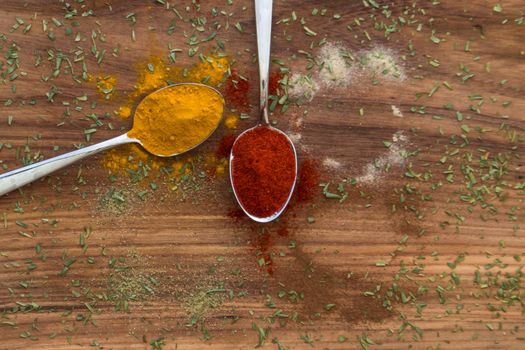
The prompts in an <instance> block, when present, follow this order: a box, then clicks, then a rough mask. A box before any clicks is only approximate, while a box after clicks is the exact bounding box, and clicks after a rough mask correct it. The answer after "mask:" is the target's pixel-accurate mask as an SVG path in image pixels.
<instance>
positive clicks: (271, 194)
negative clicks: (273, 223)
mask: <svg viewBox="0 0 525 350" xmlns="http://www.w3.org/2000/svg"><path fill="white" fill-rule="evenodd" d="M232 154H233V158H232V162H231V171H232V175H233V176H232V186H233V189H234V190H235V193H236V195H237V198H238V199H239V201H240V203H241V204H242V206H243V207H244V209H246V211H247V212H248V213H250V214H251V215H254V216H256V217H260V218H263V217H269V216H271V215H273V214H275V213H277V212H278V211H279V210H280V209H281V208H282V207H283V205H284V204H285V203H286V201H287V200H288V196H289V195H290V191H291V190H292V187H293V185H294V181H295V176H296V169H295V168H296V161H295V153H294V151H293V148H292V145H291V144H290V142H289V141H288V139H287V138H286V136H285V135H283V134H281V133H280V132H278V131H275V130H272V129H271V128H269V127H267V126H258V127H256V128H254V129H252V130H250V131H248V132H246V133H244V134H243V135H242V136H241V137H240V138H239V139H237V141H236V142H235V143H234V145H233V149H232Z"/></svg>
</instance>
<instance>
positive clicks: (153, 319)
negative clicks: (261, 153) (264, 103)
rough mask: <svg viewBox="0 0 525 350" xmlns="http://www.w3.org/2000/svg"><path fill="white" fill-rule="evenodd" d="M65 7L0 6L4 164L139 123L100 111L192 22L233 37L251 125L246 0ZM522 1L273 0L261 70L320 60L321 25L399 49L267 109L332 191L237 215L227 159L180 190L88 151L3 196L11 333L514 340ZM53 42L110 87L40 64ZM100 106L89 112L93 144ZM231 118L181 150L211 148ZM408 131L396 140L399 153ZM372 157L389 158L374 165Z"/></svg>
mask: <svg viewBox="0 0 525 350" xmlns="http://www.w3.org/2000/svg"><path fill="white" fill-rule="evenodd" d="M66 3H67V1H41V0H25V1H2V2H1V4H0V23H1V25H0V33H3V34H4V35H2V38H1V40H0V47H1V48H2V56H1V58H0V61H1V62H2V63H3V65H2V66H0V67H1V69H2V78H3V83H4V84H3V85H0V102H1V106H2V107H0V108H1V112H0V168H1V167H2V166H4V169H5V170H7V169H9V170H11V169H14V168H16V167H19V166H22V165H23V164H24V159H25V162H26V163H27V162H32V161H36V160H38V159H43V158H48V157H52V156H55V155H58V154H61V153H63V152H66V151H69V150H73V149H74V148H75V147H78V146H79V145H81V144H82V145H87V144H89V143H95V142H99V141H102V140H105V139H108V138H110V137H113V136H116V135H118V134H120V133H121V132H122V130H125V129H126V128H128V127H129V123H130V122H129V121H127V120H121V119H120V118H119V117H117V116H115V115H114V114H113V111H114V110H116V109H117V108H118V107H119V106H121V105H122V104H123V103H124V101H125V99H126V98H125V95H126V93H128V92H130V91H132V90H133V85H134V84H135V82H136V79H137V74H138V73H137V65H139V64H143V65H144V63H145V62H148V57H150V55H158V56H161V57H167V55H168V45H171V47H172V48H181V49H182V50H183V51H182V52H177V59H176V62H175V63H173V64H172V65H173V66H176V67H179V68H184V67H191V65H193V64H195V63H197V62H198V55H194V56H193V57H189V56H188V54H187V52H188V48H189V47H190V46H188V44H187V42H188V38H190V37H191V36H192V35H193V34H194V33H197V34H198V36H199V38H204V37H207V36H208V35H209V34H210V33H212V32H214V31H215V32H216V33H217V36H216V37H215V38H213V39H212V40H210V41H205V42H201V43H200V44H199V45H198V46H199V52H200V53H203V54H204V55H207V54H210V53H211V52H213V50H214V49H213V48H214V47H216V46H217V45H218V43H219V42H222V43H223V49H221V50H220V51H221V52H223V53H224V54H226V55H227V56H228V58H229V60H230V62H232V63H233V64H232V67H233V68H235V69H236V70H237V71H238V72H239V74H241V75H243V76H244V77H246V78H247V79H248V81H249V82H250V83H251V85H252V89H251V90H250V95H249V96H250V102H251V105H252V108H251V112H252V117H251V119H248V120H241V121H240V122H239V126H238V130H237V132H240V131H241V130H243V129H245V128H247V127H249V126H250V125H252V123H253V122H254V120H255V119H254V117H253V114H254V111H256V107H255V106H256V105H257V101H258V97H257V95H258V89H257V88H256V86H257V81H258V72H257V65H256V64H254V63H253V62H254V61H253V58H254V55H255V53H256V44H255V43H256V41H255V40H256V38H255V22H254V16H253V4H252V2H251V1H241V0H237V1H232V2H231V3H229V2H227V1H201V2H199V1H198V0H194V1H193V2H190V1H182V2H178V1H177V2H174V1H171V0H163V1H153V0H152V1H139V0H127V1H122V0H104V1H102V0H85V1H73V0H71V1H69V4H70V6H71V7H70V8H69V12H70V13H73V12H72V11H73V9H75V11H76V15H75V16H73V18H72V19H64V15H65V14H66V11H65V10H64V9H65V8H66V7H67V6H69V5H66ZM162 3H164V4H162ZM166 3H169V4H168V5H166ZM173 8H175V9H177V10H178V14H179V15H180V18H179V17H178V15H177V13H176V12H175V11H174V10H173ZM212 8H215V9H216V10H215V11H214V10H212ZM314 9H317V10H314ZM213 13H215V14H216V16H213ZM131 14H134V15H131ZM524 15H525V7H524V2H523V1H521V0H505V1H496V0H494V1H482V0H476V1H468V2H467V1H450V0H442V1H401V0H391V1H383V0H376V1H372V0H364V1H335V0H334V1H308V2H303V1H296V0H288V1H284V0H276V1H275V2H274V29H273V41H272V58H273V59H274V64H273V65H272V68H271V70H272V71H276V70H277V69H278V68H279V65H278V64H277V63H281V64H282V67H288V68H289V70H290V75H292V74H293V73H297V72H301V73H305V72H309V70H308V69H307V66H308V63H309V61H308V55H307V54H305V53H310V54H311V55H312V57H315V56H316V55H317V53H318V52H319V50H321V48H322V46H323V45H322V44H323V43H325V42H326V43H329V44H330V43H332V44H333V43H336V44H337V45H339V46H340V47H344V48H346V50H348V52H350V53H354V54H355V55H358V54H359V52H364V51H366V50H371V49H374V48H383V49H388V50H390V51H386V52H389V53H390V54H391V55H393V56H394V57H396V59H397V60H398V61H399V64H400V67H401V69H402V71H403V72H404V75H405V76H406V77H405V79H404V80H403V81H401V80H399V79H394V80H385V79H379V81H378V82H377V83H374V80H373V79H372V78H371V77H370V76H360V77H356V78H355V81H346V82H345V84H344V86H337V87H327V86H321V88H320V89H319V91H318V92H317V94H316V95H315V97H314V98H313V100H312V101H310V102H308V101H306V102H305V103H303V104H302V105H300V106H298V105H296V104H295V103H292V104H290V106H289V108H288V110H287V111H286V112H285V113H280V112H276V113H275V114H273V115H272V119H273V120H274V121H276V122H277V125H278V126H279V127H281V128H282V129H284V130H286V131H288V132H291V133H295V134H298V133H299V134H300V135H301V139H300V141H299V142H298V148H299V149H300V153H301V159H307V158H308V159H313V160H316V161H317V162H318V164H320V165H319V171H320V179H319V181H320V182H321V183H328V182H330V183H331V185H330V187H329V189H330V191H331V192H333V193H336V194H337V193H339V192H338V190H337V186H338V184H339V183H341V181H346V182H343V185H344V190H343V191H341V194H343V192H344V193H346V195H345V200H343V201H340V200H338V199H331V198H326V196H325V195H323V194H322V190H323V189H322V188H321V187H319V189H316V190H315V197H314V198H313V199H312V200H311V201H309V202H304V203H296V204H295V205H294V206H293V207H292V208H290V209H289V210H288V211H287V212H286V214H285V215H284V217H283V218H282V219H281V220H280V221H279V222H277V223H272V224H269V225H266V226H260V225H256V224H254V223H251V222H249V221H248V220H247V219H245V218H242V217H241V218H236V217H235V210H236V204H235V201H234V198H233V197H232V194H231V192H230V191H229V181H228V178H227V177H226V176H224V175H222V176H220V175H218V176H215V177H210V178H206V181H202V183H201V184H202V189H200V190H199V191H197V190H195V189H193V188H190V189H188V190H187V193H186V198H182V197H181V195H180V194H179V195H175V194H173V193H172V192H173V191H172V189H170V187H169V186H167V185H165V184H164V183H163V178H162V176H161V175H159V173H158V172H157V173H156V175H151V177H150V178H148V179H147V180H146V183H145V184H144V182H141V183H131V182H130V180H129V178H127V177H126V176H118V177H116V178H112V177H110V176H108V175H109V173H108V170H107V169H106V168H105V167H104V165H103V159H104V157H105V155H104V154H101V155H98V156H95V157H93V158H91V159H86V160H85V161H82V162H81V163H78V164H75V165H73V166H70V167H68V168H66V169H64V170H62V171H59V172H57V173H55V174H53V175H51V176H49V177H47V178H45V179H43V180H40V181H37V182H35V183H34V184H32V185H30V186H26V187H25V188H23V189H21V190H20V191H15V192H12V193H10V194H9V195H6V196H3V197H1V198H0V308H1V315H0V334H1V342H0V348H1V349H29V348H39V349H43V348H46V349H76V348H90V347H94V348H101V349H150V348H152V349H160V348H162V349H250V348H253V347H255V346H256V345H257V344H258V343H262V342H263V340H264V341H265V342H264V344H263V345H262V348H267V349H310V348H313V349H463V350H467V349H520V348H524V347H525V333H524V332H525V329H524V327H525V323H524V317H523V312H524V309H523V302H522V300H521V297H522V295H523V289H522V288H521V287H522V286H521V276H522V272H521V268H522V266H523V264H522V258H523V255H524V254H525V243H524V242H525V241H524V240H523V235H524V232H523V227H521V224H522V223H523V211H522V209H523V195H524V191H523V187H524V185H523V181H524V180H523V176H524V170H523V169H524V168H523V157H524V156H525V153H524V151H523V130H524V128H525V116H524V114H523V111H524V110H525V99H524V98H523V96H524V92H525V82H524V79H523V77H525V32H524V25H523V21H524V20H523V16H524ZM204 18H205V19H206V21H203V19H204ZM53 19H54V20H53ZM133 19H136V23H133ZM43 21H46V22H47V23H48V24H47V27H48V28H47V32H44V28H43ZM75 21H76V23H74V22H75ZM55 22H56V23H55ZM29 24H31V27H28V25H29ZM173 25H174V27H173V30H172V33H168V32H169V30H168V28H169V27H170V26H173ZM305 26H306V28H307V29H305V28H304V27H305ZM67 28H71V29H72V34H70V35H65V30H67ZM239 29H242V32H241V30H239ZM389 29H392V30H389ZM310 31H311V32H310ZM388 31H390V34H389V35H386V34H385V33H386V32H388ZM49 32H53V33H55V34H49ZM77 32H78V33H80V36H79V37H78V38H79V40H78V41H76V40H75V38H76V37H77V36H76V33H77ZM132 32H134V38H133V35H132ZM312 32H313V33H315V35H314V34H313V33H312ZM93 33H94V34H93ZM308 33H309V34H310V35H307V34H308ZM53 35H54V37H53ZM50 36H51V38H50ZM93 37H95V38H94V39H93ZM51 39H53V40H51ZM93 42H95V43H96V45H97V47H96V49H95V51H94V52H91V50H92V47H93ZM325 45H327V44H325ZM82 50H83V51H84V54H80V53H79V52H82ZM103 50H105V56H104V57H103V59H102V61H101V62H100V64H99V63H97V60H98V59H99V58H100V55H101V52H102V51H103ZM8 51H9V52H10V55H9V54H8ZM96 51H99V54H98V58H97V57H95V54H94V53H96ZM14 52H18V61H15V60H16V58H15V56H14V55H13V53H14ZM59 54H62V55H63V56H64V57H68V58H70V60H71V62H72V65H73V67H74V69H75V70H76V71H75V74H80V73H79V72H81V71H82V64H83V62H85V63H86V65H87V67H88V72H89V74H90V75H92V76H98V75H104V74H111V75H113V76H115V77H116V79H117V94H116V95H115V97H114V98H112V99H110V100H109V101H105V100H104V99H103V98H101V96H100V95H99V94H97V92H96V86H95V83H94V82H81V83H77V82H75V81H74V80H73V79H72V77H71V74H67V71H68V68H67V64H65V63H64V64H63V65H62V67H61V70H62V73H61V74H60V75H58V76H57V77H53V76H52V73H53V71H54V70H55V64H56V56H57V55H59ZM38 56H40V57H41V63H40V65H38V66H36V65H35V62H36V60H37V57H38ZM356 57H357V56H356ZM279 60H280V61H279ZM275 62H277V63H275ZM310 62H311V61H310ZM317 63H321V62H317ZM356 64H357V63H356ZM317 69H318V68H316V67H314V68H312V69H311V70H310V72H314V71H316V70H317ZM363 74H364V73H363ZM364 75H366V74H364ZM54 87H56V89H57V91H58V93H57V94H56V95H55V96H54V98H53V99H54V102H50V101H48V98H49V96H51V95H49V94H50V91H53V89H54ZM46 94H48V95H47V96H46ZM93 102H95V103H96V105H93ZM392 106H395V107H396V108H399V110H400V112H401V114H402V115H403V116H402V117H401V116H399V113H395V114H398V116H395V115H394V113H393V110H394V109H395V108H393V107H392ZM228 107H229V108H231V106H228ZM68 110H69V113H68V112H67V111H68ZM92 113H95V114H96V115H97V116H99V118H100V121H101V124H102V125H99V126H98V127H97V132H96V133H94V134H92V137H91V139H90V140H89V142H87V141H86V138H85V130H86V129H89V128H90V127H91V125H92V124H93V123H94V119H93V118H90V115H91V114H92ZM104 113H108V115H106V116H104ZM298 121H301V122H302V125H301V126H300V127H298V126H297V124H298ZM109 123H111V124H112V125H113V129H111V128H110V127H108V124H109ZM9 124H10V125H9ZM226 133H228V130H227V129H226V128H225V127H221V129H220V130H219V131H218V133H217V134H216V135H214V136H213V137H212V138H211V139H210V141H209V142H208V143H207V144H206V145H205V146H204V147H202V148H200V149H198V150H197V151H195V152H193V153H192V156H193V157H194V158H195V159H199V157H201V158H205V157H206V155H208V154H213V152H214V150H215V148H216V147H217V143H218V140H219V139H220V138H221V137H222V136H223V135H225V134H226ZM396 133H397V134H396ZM393 135H397V136H395V137H398V138H401V139H402V141H399V140H398V141H397V142H393V141H392V137H393ZM385 141H386V142H385ZM399 142H401V143H402V144H400V143H399ZM75 145H76V146H75ZM393 148H394V149H393ZM401 148H402V149H403V150H404V151H406V152H405V153H404V155H405V156H406V159H405V158H402V159H401V160H400V159H399V155H397V156H396V154H393V153H392V152H394V153H395V152H396V151H397V152H398V153H399V150H400V149H401ZM327 158H328V159H329V160H332V163H330V161H326V159H327ZM378 159H379V161H375V164H377V165H379V166H382V167H383V168H384V167H389V166H388V163H389V162H394V161H396V162H397V163H396V164H392V166H391V167H389V168H390V169H389V171H384V169H381V170H377V169H376V170H374V169H375V168H374V160H378ZM334 161H335V162H336V165H338V166H333V164H334ZM323 162H324V164H325V165H322V163H323ZM367 164H368V165H369V166H368V167H367ZM370 164H371V165H370ZM1 171H2V172H3V171H4V170H1ZM367 171H368V172H370V171H372V175H374V174H375V176H376V177H378V178H377V179H375V181H374V182H373V183H369V182H367V181H366V178H364V177H363V173H364V172H367ZM193 175H195V176H197V174H193ZM205 176H206V175H205ZM352 179H365V180H363V181H357V183H356V182H355V181H354V182H353V181H352ZM150 182H155V184H157V186H158V188H157V190H154V189H153V188H152V187H151V185H150ZM520 184H521V185H520ZM109 189H116V190H118V191H130V192H133V193H136V192H137V191H138V190H140V191H142V190H144V191H147V195H146V196H145V199H144V200H134V201H132V203H130V204H129V207H126V210H124V211H123V212H122V213H115V212H114V211H111V210H109V209H108V208H107V207H104V205H101V198H103V197H104V195H105V194H106V193H107V191H108V190H109ZM177 193H180V192H177ZM261 265H262V266H261ZM65 266H66V267H68V269H67V268H66V269H65V268H64V267H65ZM123 283H127V284H125V285H124V284H123ZM144 285H146V286H147V288H150V289H151V290H152V291H151V293H146V292H145V290H144V288H145V287H144ZM122 288H127V289H124V292H125V293H128V294H126V295H127V296H126V297H122V293H124V292H123V291H122ZM115 290H120V292H115ZM119 293H121V294H119ZM134 294H137V297H135V299H136V300H127V299H130V295H131V299H133V295H134ZM126 304H127V305H126ZM119 307H120V308H121V309H127V311H126V310H118V308H119ZM259 345H261V344H259Z"/></svg>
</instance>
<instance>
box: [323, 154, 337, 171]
mask: <svg viewBox="0 0 525 350" xmlns="http://www.w3.org/2000/svg"><path fill="white" fill-rule="evenodd" d="M323 166H324V167H325V168H328V169H332V170H338V169H340V168H341V163H340V162H339V161H337V160H335V159H333V158H328V157H327V158H325V159H324V160H323Z"/></svg>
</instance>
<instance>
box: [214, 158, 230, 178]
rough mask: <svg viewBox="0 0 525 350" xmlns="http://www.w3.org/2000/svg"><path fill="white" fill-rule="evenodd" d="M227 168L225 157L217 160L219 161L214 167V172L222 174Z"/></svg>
mask: <svg viewBox="0 0 525 350" xmlns="http://www.w3.org/2000/svg"><path fill="white" fill-rule="evenodd" d="M227 168H228V160H227V159H222V160H220V161H219V163H218V164H217V166H216V167H215V173H216V174H217V175H224V173H225V172H226V169H227Z"/></svg>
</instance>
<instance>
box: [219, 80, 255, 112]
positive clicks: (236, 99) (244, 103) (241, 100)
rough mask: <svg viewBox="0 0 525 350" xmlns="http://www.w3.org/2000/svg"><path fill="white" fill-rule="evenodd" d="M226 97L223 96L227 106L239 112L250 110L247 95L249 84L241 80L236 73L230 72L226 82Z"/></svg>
mask: <svg viewBox="0 0 525 350" xmlns="http://www.w3.org/2000/svg"><path fill="white" fill-rule="evenodd" d="M225 92H226V95H225V96H224V97H225V98H226V100H227V102H228V104H229V105H231V106H233V107H235V108H237V109H238V110H239V111H241V112H246V111H248V110H249V109H250V105H249V102H250V101H249V99H248V93H249V92H250V83H249V82H248V80H246V79H244V78H242V77H241V76H240V75H239V74H238V73H237V71H235V70H232V72H231V76H230V77H229V79H228V80H227V81H226V86H225Z"/></svg>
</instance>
